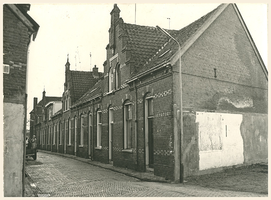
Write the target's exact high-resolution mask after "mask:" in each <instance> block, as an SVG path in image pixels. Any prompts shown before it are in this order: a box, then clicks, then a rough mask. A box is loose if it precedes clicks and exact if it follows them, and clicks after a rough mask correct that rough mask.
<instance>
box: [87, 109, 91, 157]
mask: <svg viewBox="0 0 271 200" xmlns="http://www.w3.org/2000/svg"><path fill="white" fill-rule="evenodd" d="M88 127H89V128H88V152H89V155H90V152H91V136H92V115H91V114H89V115H88Z"/></svg>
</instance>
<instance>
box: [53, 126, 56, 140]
mask: <svg viewBox="0 0 271 200" xmlns="http://www.w3.org/2000/svg"><path fill="white" fill-rule="evenodd" d="M53 129H54V136H53V145H55V144H56V125H53Z"/></svg>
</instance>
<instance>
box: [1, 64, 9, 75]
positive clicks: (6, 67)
mask: <svg viewBox="0 0 271 200" xmlns="http://www.w3.org/2000/svg"><path fill="white" fill-rule="evenodd" d="M9 70H10V67H9V65H6V64H4V69H3V73H4V74H9Z"/></svg>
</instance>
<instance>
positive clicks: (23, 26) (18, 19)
mask: <svg viewBox="0 0 271 200" xmlns="http://www.w3.org/2000/svg"><path fill="white" fill-rule="evenodd" d="M29 9H30V5H29V4H4V5H3V63H2V64H3V95H4V96H3V111H4V123H3V125H4V179H3V183H4V196H5V197H22V196H23V195H24V161H25V138H26V126H25V124H26V102H27V94H26V82H27V80H26V79H27V77H26V74H27V55H28V47H29V44H30V42H31V39H33V40H34V39H35V37H36V34H37V32H38V29H39V25H38V24H37V23H36V22H35V21H34V20H33V19H32V18H31V17H30V16H29V15H28V14H27V11H28V10H29ZM32 35H33V38H31V37H32ZM15 124H16V126H14V125H15Z"/></svg>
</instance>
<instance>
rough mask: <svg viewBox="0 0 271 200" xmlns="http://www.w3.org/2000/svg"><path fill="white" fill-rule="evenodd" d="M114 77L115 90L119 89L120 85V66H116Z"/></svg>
mask: <svg viewBox="0 0 271 200" xmlns="http://www.w3.org/2000/svg"><path fill="white" fill-rule="evenodd" d="M115 76H116V81H115V82H116V89H119V88H120V84H121V79H120V78H121V75H120V65H119V64H118V65H117V66H116V73H115Z"/></svg>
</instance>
